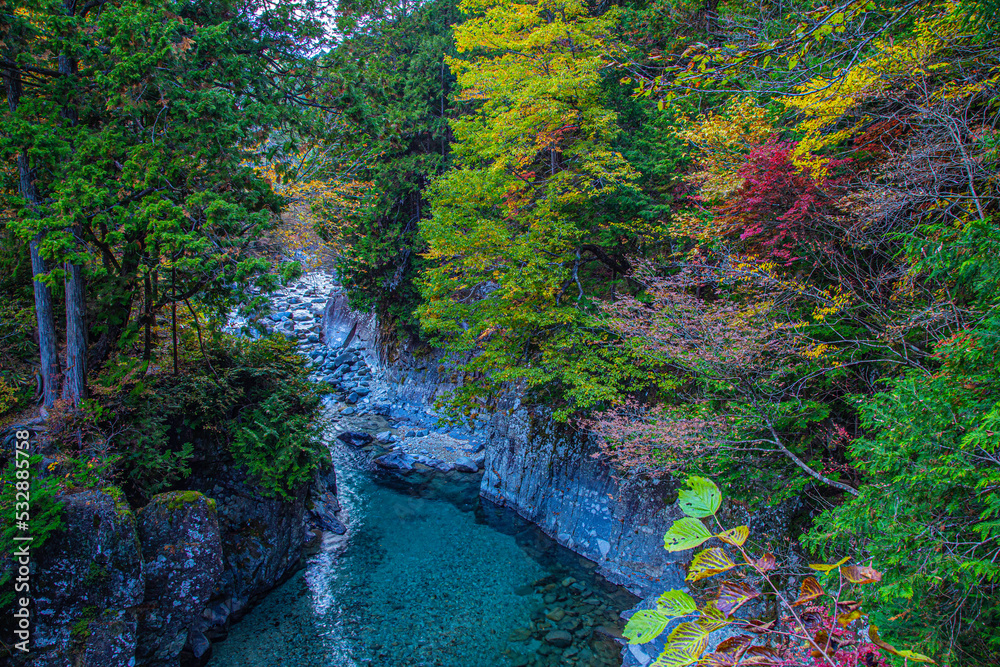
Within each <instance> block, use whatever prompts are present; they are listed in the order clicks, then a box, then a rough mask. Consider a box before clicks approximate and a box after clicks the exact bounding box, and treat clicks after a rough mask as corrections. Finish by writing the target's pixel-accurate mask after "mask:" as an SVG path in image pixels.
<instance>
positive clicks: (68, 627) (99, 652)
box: [26, 490, 144, 667]
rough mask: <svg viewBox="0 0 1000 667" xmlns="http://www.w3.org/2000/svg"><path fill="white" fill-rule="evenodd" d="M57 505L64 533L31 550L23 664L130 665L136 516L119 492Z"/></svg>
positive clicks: (84, 495)
mask: <svg viewBox="0 0 1000 667" xmlns="http://www.w3.org/2000/svg"><path fill="white" fill-rule="evenodd" d="M112 493H113V494H114V495H112ZM58 500H59V502H60V504H61V505H62V508H63V509H62V522H63V525H62V528H61V529H60V530H59V531H58V532H56V533H55V534H53V535H51V536H50V537H49V539H48V540H47V541H46V542H45V544H44V546H42V548H40V549H38V550H37V551H35V552H34V557H35V558H36V561H35V563H34V565H35V567H34V570H33V580H32V583H33V591H34V596H33V597H34V603H35V625H34V628H33V630H34V632H33V637H32V652H31V654H30V660H29V661H28V662H27V663H26V664H30V665H33V666H37V667H71V666H72V667H129V666H130V665H134V664H135V651H136V610H137V607H138V605H140V604H141V603H142V599H143V587H144V579H143V563H142V557H141V549H140V545H139V536H138V533H137V531H136V521H135V516H134V515H133V514H132V512H131V511H129V507H128V504H127V503H126V502H125V501H124V500H122V499H120V498H119V497H118V493H117V491H114V492H109V493H106V492H103V491H96V490H91V491H82V492H79V493H73V492H69V493H66V494H63V495H61V496H60V497H59V499H58Z"/></svg>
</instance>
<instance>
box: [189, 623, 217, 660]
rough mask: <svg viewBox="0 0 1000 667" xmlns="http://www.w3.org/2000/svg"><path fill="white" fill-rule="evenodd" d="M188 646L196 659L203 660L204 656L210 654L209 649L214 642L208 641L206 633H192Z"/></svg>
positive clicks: (196, 631) (197, 631) (198, 631)
mask: <svg viewBox="0 0 1000 667" xmlns="http://www.w3.org/2000/svg"><path fill="white" fill-rule="evenodd" d="M188 646H189V647H190V649H191V653H192V655H194V657H195V658H201V657H202V656H203V655H205V654H206V653H208V651H209V649H211V648H212V642H210V641H209V640H208V637H206V636H205V633H204V632H202V631H200V630H193V631H191V637H190V639H189V641H188Z"/></svg>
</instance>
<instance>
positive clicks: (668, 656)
mask: <svg viewBox="0 0 1000 667" xmlns="http://www.w3.org/2000/svg"><path fill="white" fill-rule="evenodd" d="M696 660H697V658H692V657H691V656H690V655H688V653H687V652H686V651H679V650H677V649H675V648H673V647H672V646H667V648H665V649H663V652H662V653H660V655H659V657H658V658H657V659H656V661H655V662H653V664H652V665H650V667H687V665H691V664H694V662H695V661H696Z"/></svg>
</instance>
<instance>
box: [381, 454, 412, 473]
mask: <svg viewBox="0 0 1000 667" xmlns="http://www.w3.org/2000/svg"><path fill="white" fill-rule="evenodd" d="M416 462H417V460H416V459H415V458H413V457H412V456H410V455H409V454H405V453H403V452H389V453H388V454H383V455H382V456H378V457H376V458H375V465H377V466H378V467H380V468H385V469H386V470H413V465H414V464H415V463H416Z"/></svg>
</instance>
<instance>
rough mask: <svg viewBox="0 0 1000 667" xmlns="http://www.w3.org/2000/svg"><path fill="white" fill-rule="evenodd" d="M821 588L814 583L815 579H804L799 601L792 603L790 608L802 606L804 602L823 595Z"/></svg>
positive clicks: (817, 583)
mask: <svg viewBox="0 0 1000 667" xmlns="http://www.w3.org/2000/svg"><path fill="white" fill-rule="evenodd" d="M823 593H824V591H823V587H822V586H820V585H819V582H818V581H816V577H806V578H805V579H803V580H802V589H801V591H800V592H799V599H798V600H796V601H795V602H793V603H792V606H793V607H795V606H798V605H803V604H805V603H806V602H810V601H812V600H815V599H816V598H818V597H819V596H821V595H823Z"/></svg>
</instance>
